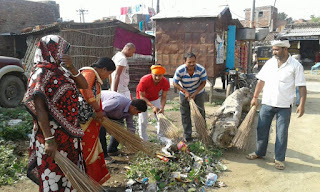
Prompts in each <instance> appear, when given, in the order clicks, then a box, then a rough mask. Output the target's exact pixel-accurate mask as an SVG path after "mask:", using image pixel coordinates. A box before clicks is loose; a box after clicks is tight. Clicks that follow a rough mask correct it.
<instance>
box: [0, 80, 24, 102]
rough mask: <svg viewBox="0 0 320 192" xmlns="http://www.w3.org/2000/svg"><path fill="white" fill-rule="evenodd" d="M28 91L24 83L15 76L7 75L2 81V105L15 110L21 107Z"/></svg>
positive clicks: (0, 91)
mask: <svg viewBox="0 0 320 192" xmlns="http://www.w3.org/2000/svg"><path fill="white" fill-rule="evenodd" d="M25 92H26V90H25V87H24V83H23V81H22V80H21V79H20V78H19V77H17V76H14V75H6V76H4V77H3V78H2V79H1V80H0V105H1V106H2V107H5V108H14V107H17V106H18V105H20V103H21V101H22V99H23V96H24V94H25Z"/></svg>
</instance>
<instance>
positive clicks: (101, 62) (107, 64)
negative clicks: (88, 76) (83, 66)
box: [91, 57, 116, 71]
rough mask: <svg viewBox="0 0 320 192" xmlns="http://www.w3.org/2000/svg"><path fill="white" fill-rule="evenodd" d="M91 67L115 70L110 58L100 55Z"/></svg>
mask: <svg viewBox="0 0 320 192" xmlns="http://www.w3.org/2000/svg"><path fill="white" fill-rule="evenodd" d="M91 67H95V68H99V69H103V68H107V71H114V70H116V65H115V64H114V62H113V61H112V59H110V58H108V57H101V58H99V59H98V60H97V61H96V62H95V63H93V64H92V65H91Z"/></svg>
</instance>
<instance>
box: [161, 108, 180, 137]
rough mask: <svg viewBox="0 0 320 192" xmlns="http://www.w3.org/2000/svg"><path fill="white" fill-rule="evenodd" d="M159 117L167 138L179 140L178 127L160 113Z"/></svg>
mask: <svg viewBox="0 0 320 192" xmlns="http://www.w3.org/2000/svg"><path fill="white" fill-rule="evenodd" d="M157 117H158V119H159V123H160V127H161V129H163V132H164V134H165V136H166V137H168V138H170V139H179V137H180V134H179V129H178V127H176V126H175V125H174V124H173V123H172V122H171V121H170V120H169V119H168V118H167V117H166V116H164V115H163V114H162V113H158V114H157Z"/></svg>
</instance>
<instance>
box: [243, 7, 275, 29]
mask: <svg viewBox="0 0 320 192" xmlns="http://www.w3.org/2000/svg"><path fill="white" fill-rule="evenodd" d="M277 16H278V9H277V8H275V7H273V6H264V7H256V8H255V15H254V21H255V27H269V25H270V24H271V22H270V20H271V19H272V20H273V29H276V26H277V23H276V22H277ZM250 18H251V9H246V10H245V19H246V20H245V23H244V27H249V26H250Z"/></svg>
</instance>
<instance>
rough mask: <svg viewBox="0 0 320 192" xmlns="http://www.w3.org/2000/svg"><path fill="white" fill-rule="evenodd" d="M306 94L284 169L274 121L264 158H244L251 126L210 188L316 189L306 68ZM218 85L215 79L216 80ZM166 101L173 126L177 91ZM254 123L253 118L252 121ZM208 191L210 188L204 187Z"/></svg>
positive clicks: (318, 95) (316, 113) (115, 172)
mask: <svg viewBox="0 0 320 192" xmlns="http://www.w3.org/2000/svg"><path fill="white" fill-rule="evenodd" d="M305 73H306V78H307V89H308V96H307V102H306V112H305V115H304V116H303V117H301V118H297V116H296V114H295V109H296V107H293V111H292V116H291V123H290V127H289V142H288V150H287V155H286V169H285V170H283V171H279V170H277V169H275V168H274V164H273V158H274V143H275V122H273V124H272V130H271V134H270V142H269V145H268V152H267V155H266V157H265V158H264V159H259V160H253V161H250V160H247V159H246V158H245V155H246V154H247V153H249V152H252V151H254V149H255V129H254V128H255V126H254V128H253V130H252V132H251V135H250V145H249V147H248V149H247V150H243V151H242V150H241V151H240V150H236V149H228V150H227V151H226V152H225V153H224V156H223V159H224V163H225V164H226V165H227V167H228V171H227V172H225V173H223V174H222V175H219V179H218V180H220V181H223V182H224V183H225V184H227V187H225V188H220V189H212V191H216V190H218V191H220V192H224V191H228V192H230V191H231V192H232V191H237V192H242V191H262V192H264V191H265V192H287V191H305V192H307V191H310V192H313V191H320V182H319V180H320V153H319V148H320V134H318V132H319V131H318V129H319V128H320V126H319V125H320V110H319V106H320V80H319V79H320V78H319V77H320V76H319V75H310V72H309V71H306V72H305ZM216 86H218V88H219V83H218V82H217V83H216ZM221 95H222V93H218V92H216V96H217V97H216V98H221ZM168 99H169V100H171V102H169V104H167V107H166V109H167V110H166V112H165V115H166V116H168V117H169V118H170V119H171V120H172V121H173V123H174V124H175V125H176V126H177V127H181V119H180V112H179V110H178V108H177V107H178V94H177V93H173V91H170V94H169V98H168ZM218 107H219V106H215V105H212V104H210V103H206V107H205V108H206V119H207V122H208V124H211V122H212V121H211V116H212V115H213V113H214V112H215V111H216V110H217V109H218ZM255 123H257V121H256V122H255ZM149 131H150V132H149V133H150V134H155V133H156V129H155V128H154V127H153V126H151V125H150V126H149ZM129 158H131V156H129V157H126V156H125V157H120V158H117V160H118V163H116V164H112V165H109V166H108V167H109V171H110V173H111V176H112V177H111V179H110V180H108V181H107V182H106V183H105V184H104V185H105V186H108V187H113V190H112V191H124V190H123V188H119V187H120V186H122V187H123V186H125V183H126V179H125V175H126V169H125V166H127V163H128V161H129ZM0 191H5V192H20V191H21V192H22V191H23V192H33V191H38V187H37V185H35V184H34V183H32V181H31V180H29V179H26V180H24V181H20V182H18V183H17V184H15V185H12V186H3V187H0ZM207 191H210V190H207Z"/></svg>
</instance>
